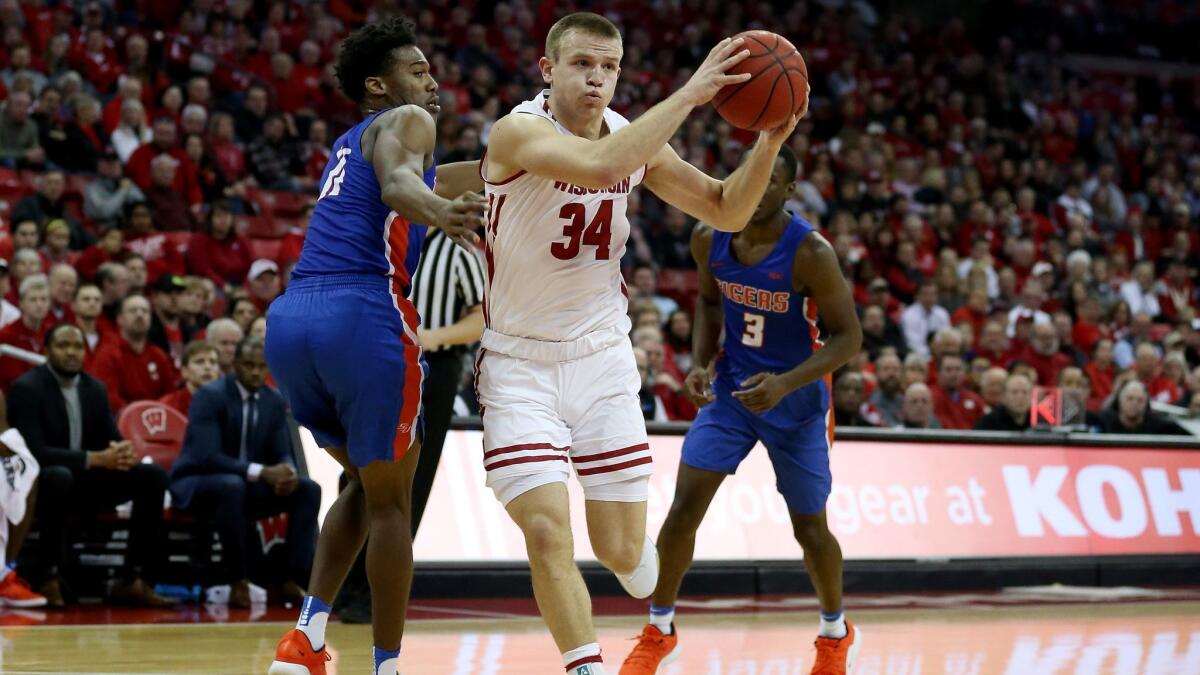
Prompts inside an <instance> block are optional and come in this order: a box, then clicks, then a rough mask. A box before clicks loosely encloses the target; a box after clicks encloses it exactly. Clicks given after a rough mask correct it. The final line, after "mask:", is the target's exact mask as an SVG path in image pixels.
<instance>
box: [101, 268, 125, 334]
mask: <svg viewBox="0 0 1200 675" xmlns="http://www.w3.org/2000/svg"><path fill="white" fill-rule="evenodd" d="M129 283H130V282H129V268H128V267H125V265H122V264H121V263H119V262H107V263H104V264H103V265H101V266H100V269H98V270H96V285H97V286H99V287H100V297H101V301H100V307H101V310H100V316H99V317H97V319H96V321H97V327H98V328H99V330H100V331H101V332H108V333H116V332H117V308H118V307H120V305H121V301H122V300H124V299H125V296H127V295H129Z"/></svg>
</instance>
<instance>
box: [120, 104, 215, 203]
mask: <svg viewBox="0 0 1200 675" xmlns="http://www.w3.org/2000/svg"><path fill="white" fill-rule="evenodd" d="M178 140H179V136H178V130H177V128H176V126H175V120H173V119H171V118H169V117H160V118H158V119H156V120H154V140H152V141H150V142H149V143H146V144H143V145H142V146H141V147H139V148H138V149H137V150H134V151H133V154H132V155H130V156H129V162H127V163H126V166H125V174H126V175H127V176H129V179H130V180H132V181H133V183H134V184H135V185H137V186H138V187H139V188H141V189H142V190H143V191H144V190H148V189H150V185H151V169H150V162H152V161H153V160H154V158H155V157H158V156H159V155H170V156H171V157H174V158H175V159H176V160H178V161H179V167H178V169H177V170H176V172H175V183H174V186H175V191H176V192H178V193H179V194H180V195H182V196H183V198H184V199H186V200H187V202H188V204H190V205H192V206H193V207H195V206H199V204H200V202H201V201H202V200H203V198H204V195H203V194H202V193H201V192H200V183H199V181H197V180H196V167H194V166H192V160H191V159H190V158H188V156H187V153H186V152H184V151H183V148H181V147H179V144H178Z"/></svg>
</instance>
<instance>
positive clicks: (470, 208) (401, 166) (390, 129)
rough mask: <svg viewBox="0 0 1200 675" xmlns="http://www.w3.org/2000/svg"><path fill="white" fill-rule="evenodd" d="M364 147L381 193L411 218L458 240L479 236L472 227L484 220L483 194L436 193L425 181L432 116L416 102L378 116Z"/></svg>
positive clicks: (386, 201) (432, 136)
mask: <svg viewBox="0 0 1200 675" xmlns="http://www.w3.org/2000/svg"><path fill="white" fill-rule="evenodd" d="M376 124H378V125H379V128H378V131H377V132H376V133H375V138H374V142H373V144H372V146H371V148H370V149H369V150H367V151H368V152H369V153H370V155H371V157H370V159H371V164H372V166H374V167H375V177H376V178H377V179H378V180H379V187H380V198H381V199H382V200H383V203H384V204H387V205H388V206H389V207H390V208H391V209H392V210H393V211H395V212H396V213H398V214H400V216H401V217H403V218H405V219H406V220H408V221H410V222H416V223H425V224H427V225H429V226H431V227H437V228H441V229H442V230H444V231H445V232H446V234H447V235H448V236H450V238H451V239H453V240H454V241H456V242H458V243H459V244H464V245H466V244H468V243H471V242H474V241H476V240H478V235H476V234H475V229H476V228H478V227H482V226H483V225H484V223H485V216H484V213H485V212H486V210H487V209H486V204H485V199H484V197H483V196H482V195H479V194H476V193H474V192H466V193H463V194H462V195H460V196H459V197H457V198H456V199H454V200H448V199H445V198H443V197H439V196H438V195H437V194H435V193H434V192H433V190H430V189H429V186H427V185H425V179H424V174H425V158H426V157H428V156H430V155H432V153H433V144H434V141H435V138H436V132H435V129H434V124H433V117H432V116H431V115H430V114H429V113H428V112H427V111H426V110H425V109H424V108H421V107H419V106H415V105H405V106H400V107H399V108H395V109H393V110H390V111H388V112H386V113H384V114H382V115H380V116H379V119H378V120H377V121H376Z"/></svg>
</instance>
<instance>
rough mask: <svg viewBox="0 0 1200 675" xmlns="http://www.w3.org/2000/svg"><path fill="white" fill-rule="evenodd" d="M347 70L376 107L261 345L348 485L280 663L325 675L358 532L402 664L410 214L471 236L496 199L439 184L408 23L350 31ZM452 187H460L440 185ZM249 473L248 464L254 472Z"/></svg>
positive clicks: (411, 421) (338, 160) (326, 195)
mask: <svg viewBox="0 0 1200 675" xmlns="http://www.w3.org/2000/svg"><path fill="white" fill-rule="evenodd" d="M337 75H338V79H339V81H340V83H341V87H342V90H343V91H344V92H345V93H346V95H347V96H349V97H350V98H351V99H353V100H355V101H356V102H357V103H358V104H359V106H360V107H361V108H362V110H363V112H364V114H366V115H367V118H366V119H365V120H363V121H362V122H361V123H359V124H358V125H357V126H355V127H353V128H352V129H350V131H348V132H346V133H345V134H344V135H343V136H342V137H341V138H339V139H338V140H337V142H336V143H334V145H333V151H332V153H331V156H330V159H329V164H328V165H327V166H326V168H325V174H324V176H323V177H322V179H321V186H322V187H321V192H320V198H319V200H318V201H317V204H316V207H315V209H314V211H313V214H312V219H311V221H310V224H309V227H308V234H307V236H306V237H305V242H304V248H303V250H302V252H301V254H300V261H299V262H298V263H297V264H296V268H295V271H294V272H293V273H292V283H291V285H289V287H288V289H287V293H285V294H284V295H283V296H282V297H281V298H279V299H277V300H276V301H275V302H274V303H273V304H272V305H271V308H270V312H269V314H268V319H267V345H266V357H267V361H268V363H269V365H270V368H271V372H272V373H273V374H274V375H275V378H276V381H277V382H278V383H279V388H280V390H281V391H282V392H283V395H284V397H285V398H286V399H287V401H288V403H289V404H290V405H291V409H292V412H293V414H294V415H295V417H296V420H297V421H298V422H300V424H303V425H304V426H305V427H307V428H308V429H309V430H310V431H312V433H313V436H314V437H315V438H316V440H317V443H318V444H320V445H321V446H322V447H324V448H326V449H327V450H328V452H329V453H330V454H331V455H333V457H334V458H336V459H337V460H338V462H340V463H341V464H342V466H343V467H344V468H345V470H346V475H347V477H348V478H349V481H348V485H347V486H346V488H345V489H343V490H342V492H341V494H339V495H338V498H337V501H335V502H334V504H333V506H332V507H331V508H330V510H329V513H328V514H327V515H326V517H325V523H324V527H323V528H322V530H321V536H320V539H319V541H318V544H317V552H316V559H315V560H314V563H313V570H312V577H311V579H310V581H309V591H308V592H309V593H310V594H311V595H308V596H306V597H305V599H304V605H303V607H302V609H301V613H300V621H299V623H298V624H297V626H296V628H295V629H294V630H291V631H289V632H288V633H287V635H285V636H284V638H283V639H282V640H281V641H280V643H279V646H278V647H277V649H276V653H275V661H274V662H273V663H272V664H271V666H270V669H269V670H268V673H270V675H324V673H325V662H326V661H327V660H328V659H329V658H330V657H329V655H328V652H327V650H326V649H325V623H326V621H327V620H328V618H329V606H330V604H332V603H333V599H334V596H335V595H336V594H337V591H338V588H339V587H340V586H341V584H342V582H343V580H344V579H345V578H346V574H347V572H348V571H349V569H350V567H351V565H352V564H353V562H354V560H355V558H356V557H357V556H358V553H359V551H360V550H361V549H362V547H363V542H364V541H366V542H367V577H368V579H369V580H370V584H371V601H372V607H373V610H374V621H373V632H374V640H375V650H374V664H375V665H374V670H373V671H372V672H373V673H375V675H395V674H396V671H397V664H398V661H399V654H400V639H401V636H402V634H403V630H404V614H405V610H406V608H407V605H408V593H409V587H410V585H411V583H412V536H411V533H410V531H409V508H410V499H409V494H410V489H411V486H412V480H413V471H414V469H415V467H416V465H417V454H418V451H419V446H420V438H421V415H420V405H421V384H422V380H423V378H424V367H423V364H422V361H421V349H420V347H419V346H418V344H417V326H418V323H419V321H418V317H417V312H416V309H415V308H414V307H413V305H412V303H411V302H409V300H408V291H409V284H410V280H411V278H412V273H413V270H414V269H415V268H416V265H417V258H418V256H419V255H420V251H421V243H422V241H423V239H424V237H425V230H426V226H425V225H417V224H416V223H427V224H428V225H429V226H433V227H440V228H442V229H443V230H444V231H445V232H446V233H447V234H448V235H449V236H450V237H451V238H453V239H455V240H456V241H458V242H460V243H465V242H468V241H471V240H473V239H474V238H475V235H474V233H473V231H474V228H476V227H479V226H482V224H483V222H484V213H485V211H486V209H485V207H484V201H483V197H482V196H481V195H479V194H476V193H473V192H469V190H479V189H482V187H483V184H482V181H481V179H479V178H478V166H477V163H475V162H471V163H469V164H468V165H467V166H465V167H463V166H453V165H452V166H451V167H450V168H449V170H448V171H445V172H443V174H444V175H443V176H441V177H439V180H438V190H437V192H435V191H434V190H433V189H431V188H433V185H434V183H433V179H434V170H433V155H432V153H433V148H434V138H435V129H434V117H433V116H434V115H436V114H437V113H438V103H437V101H438V99H437V83H436V82H435V81H434V80H433V78H432V76H431V75H430V73H429V63H428V62H427V61H426V60H425V57H424V55H422V54H421V50H420V49H418V48H417V47H416V36H415V34H414V32H413V24H412V22H410V21H408V20H407V19H401V18H392V19H388V20H386V21H382V22H379V23H375V24H371V25H367V26H365V27H363V28H361V29H360V30H358V31H355V32H354V33H353V34H352V35H350V37H348V38H346V40H345V41H344V42H342V46H341V51H340V53H339V56H338V64H337ZM464 191H468V192H464ZM454 192H459V193H462V194H461V196H459V197H457V198H455V199H453V200H449V199H447V198H445V197H443V196H441V194H447V193H454ZM439 193H441V194H439ZM249 405H250V406H253V405H254V404H253V401H251V402H250V403H249ZM251 410H253V408H252V407H251ZM251 419H252V418H251ZM254 473H255V471H254V465H250V469H249V474H250V478H251V480H253V479H255V478H256V476H255V475H254ZM368 535H369V537H368Z"/></svg>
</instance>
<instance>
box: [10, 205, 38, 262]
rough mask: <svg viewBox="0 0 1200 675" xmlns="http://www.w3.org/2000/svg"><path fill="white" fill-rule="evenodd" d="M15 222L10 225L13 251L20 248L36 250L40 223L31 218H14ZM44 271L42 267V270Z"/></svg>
mask: <svg viewBox="0 0 1200 675" xmlns="http://www.w3.org/2000/svg"><path fill="white" fill-rule="evenodd" d="M15 222H16V224H15V225H13V226H12V247H13V251H14V252H15V251H20V250H21V249H25V248H27V249H29V250H31V251H36V250H37V245H38V237H39V236H40V232H41V229H42V228H41V223H40V222H39V221H37V220H34V219H32V218H30V219H21V220H16V221H15ZM42 271H43V272H44V271H45V270H44V269H43V270H42Z"/></svg>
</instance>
